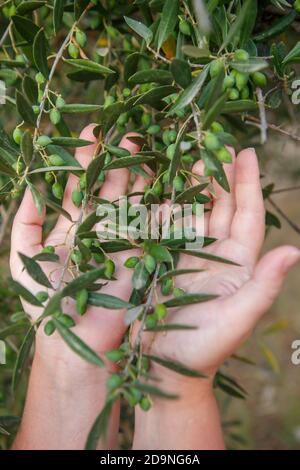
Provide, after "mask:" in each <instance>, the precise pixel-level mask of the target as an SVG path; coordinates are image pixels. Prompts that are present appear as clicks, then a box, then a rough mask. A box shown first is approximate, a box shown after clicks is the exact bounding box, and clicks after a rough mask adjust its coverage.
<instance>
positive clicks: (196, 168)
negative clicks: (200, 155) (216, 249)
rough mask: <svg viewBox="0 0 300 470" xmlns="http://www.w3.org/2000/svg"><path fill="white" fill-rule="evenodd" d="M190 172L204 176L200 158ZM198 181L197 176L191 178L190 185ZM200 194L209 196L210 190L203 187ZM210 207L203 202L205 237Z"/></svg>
mask: <svg viewBox="0 0 300 470" xmlns="http://www.w3.org/2000/svg"><path fill="white" fill-rule="evenodd" d="M192 172H193V173H194V174H195V175H198V176H202V177H203V176H204V163H203V161H202V160H199V161H198V162H196V163H195V164H194V166H193V168H192ZM198 184H200V183H199V180H198V179H197V178H192V185H193V186H197V185H198ZM201 194H203V195H204V196H208V197H211V195H210V192H209V190H208V189H204V190H203V191H202V192H201ZM211 208H212V204H211V203H210V202H209V203H206V204H204V211H205V212H204V236H205V237H207V236H208V228H209V220H210V215H211Z"/></svg>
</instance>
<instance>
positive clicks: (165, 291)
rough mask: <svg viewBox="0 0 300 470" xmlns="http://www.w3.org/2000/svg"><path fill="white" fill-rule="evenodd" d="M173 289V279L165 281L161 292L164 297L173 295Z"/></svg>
mask: <svg viewBox="0 0 300 470" xmlns="http://www.w3.org/2000/svg"><path fill="white" fill-rule="evenodd" d="M172 289H173V280H172V279H164V280H163V281H162V283H161V288H160V291H161V293H162V295H169V294H171V292H172Z"/></svg>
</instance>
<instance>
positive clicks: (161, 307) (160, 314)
mask: <svg viewBox="0 0 300 470" xmlns="http://www.w3.org/2000/svg"><path fill="white" fill-rule="evenodd" d="M154 313H155V315H156V316H157V318H158V319H159V320H163V319H164V318H166V316H167V313H168V310H167V307H166V306H165V304H156V305H155V310H154Z"/></svg>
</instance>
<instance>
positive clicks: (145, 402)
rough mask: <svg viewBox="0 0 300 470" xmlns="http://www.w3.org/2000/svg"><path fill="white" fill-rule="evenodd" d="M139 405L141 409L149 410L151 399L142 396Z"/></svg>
mask: <svg viewBox="0 0 300 470" xmlns="http://www.w3.org/2000/svg"><path fill="white" fill-rule="evenodd" d="M140 407H141V409H142V410H143V411H149V410H150V408H151V401H150V399H149V398H148V397H143V398H142V399H141V401H140Z"/></svg>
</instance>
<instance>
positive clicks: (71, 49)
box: [68, 42, 79, 59]
mask: <svg viewBox="0 0 300 470" xmlns="http://www.w3.org/2000/svg"><path fill="white" fill-rule="evenodd" d="M68 53H69V56H70V57H72V59H77V57H78V56H79V49H78V47H77V46H75V44H73V43H72V42H71V44H69V46H68Z"/></svg>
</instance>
